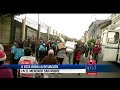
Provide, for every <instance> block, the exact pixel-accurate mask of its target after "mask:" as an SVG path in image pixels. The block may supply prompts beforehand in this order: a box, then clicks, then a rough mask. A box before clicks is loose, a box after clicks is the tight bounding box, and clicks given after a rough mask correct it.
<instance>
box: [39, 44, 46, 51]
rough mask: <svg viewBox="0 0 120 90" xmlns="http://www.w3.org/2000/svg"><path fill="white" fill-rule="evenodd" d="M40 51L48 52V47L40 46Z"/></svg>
mask: <svg viewBox="0 0 120 90" xmlns="http://www.w3.org/2000/svg"><path fill="white" fill-rule="evenodd" d="M39 51H47V49H46V46H44V45H40V46H39Z"/></svg>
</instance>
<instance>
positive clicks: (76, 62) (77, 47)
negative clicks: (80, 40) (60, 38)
mask: <svg viewBox="0 0 120 90" xmlns="http://www.w3.org/2000/svg"><path fill="white" fill-rule="evenodd" d="M78 52H81V51H80V47H79V45H78V44H76V46H75V49H74V56H73V64H79V62H80V59H79V60H76V56H77V53H78ZM79 57H80V56H79Z"/></svg>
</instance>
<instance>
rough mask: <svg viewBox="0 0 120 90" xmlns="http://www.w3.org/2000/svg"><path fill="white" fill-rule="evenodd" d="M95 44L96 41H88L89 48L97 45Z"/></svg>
mask: <svg viewBox="0 0 120 90" xmlns="http://www.w3.org/2000/svg"><path fill="white" fill-rule="evenodd" d="M95 42H96V40H95V39H90V40H88V42H87V44H88V47H92V46H93V45H95Z"/></svg>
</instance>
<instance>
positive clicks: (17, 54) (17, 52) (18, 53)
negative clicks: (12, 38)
mask: <svg viewBox="0 0 120 90" xmlns="http://www.w3.org/2000/svg"><path fill="white" fill-rule="evenodd" d="M13 54H14V60H13V64H18V62H19V60H20V58H21V57H22V56H24V48H23V42H19V43H18V45H17V48H16V49H14V50H13ZM13 75H14V78H16V77H17V69H13Z"/></svg>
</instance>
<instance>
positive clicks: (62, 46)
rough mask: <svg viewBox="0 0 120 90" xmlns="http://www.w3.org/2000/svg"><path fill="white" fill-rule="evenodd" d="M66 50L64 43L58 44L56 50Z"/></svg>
mask: <svg viewBox="0 0 120 90" xmlns="http://www.w3.org/2000/svg"><path fill="white" fill-rule="evenodd" d="M62 48H66V47H65V43H63V42H62V43H58V49H62Z"/></svg>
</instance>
